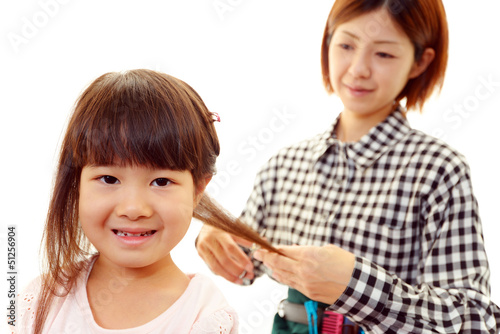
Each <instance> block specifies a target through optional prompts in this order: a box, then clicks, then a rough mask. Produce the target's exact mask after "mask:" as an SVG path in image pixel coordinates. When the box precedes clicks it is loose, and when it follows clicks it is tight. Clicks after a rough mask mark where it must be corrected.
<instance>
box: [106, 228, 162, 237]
mask: <svg viewBox="0 0 500 334" xmlns="http://www.w3.org/2000/svg"><path fill="white" fill-rule="evenodd" d="M112 231H113V233H114V234H116V235H117V236H119V237H149V236H151V235H153V234H155V233H156V230H149V231H144V232H136V233H133V232H127V231H122V230H116V229H113V230H112Z"/></svg>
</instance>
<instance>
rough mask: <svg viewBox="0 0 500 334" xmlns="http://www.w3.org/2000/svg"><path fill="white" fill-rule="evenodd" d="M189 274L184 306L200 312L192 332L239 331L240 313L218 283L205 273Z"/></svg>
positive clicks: (192, 333) (204, 333) (206, 333)
mask: <svg viewBox="0 0 500 334" xmlns="http://www.w3.org/2000/svg"><path fill="white" fill-rule="evenodd" d="M189 276H190V278H191V283H190V285H189V287H188V289H187V290H186V293H185V294H184V296H183V297H185V298H184V299H183V305H182V308H187V309H191V310H192V311H193V310H196V311H197V313H198V314H197V317H196V321H195V322H194V324H193V326H192V329H191V332H190V333H191V334H195V333H200V334H201V333H203V334H208V333H214V334H215V333H232V334H233V333H237V328H238V315H237V313H236V311H235V310H234V309H233V308H232V307H231V306H230V305H229V303H228V302H227V300H226V298H225V297H224V295H223V294H222V292H221V290H220V289H219V288H218V287H217V285H216V284H215V283H214V282H213V281H212V280H211V279H210V278H209V277H208V276H205V275H203V274H195V275H189Z"/></svg>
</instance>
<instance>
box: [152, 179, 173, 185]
mask: <svg viewBox="0 0 500 334" xmlns="http://www.w3.org/2000/svg"><path fill="white" fill-rule="evenodd" d="M171 182H172V181H170V180H169V179H167V178H164V177H160V178H158V179H155V180H153V182H152V183H151V184H152V185H153V186H157V187H165V186H168V185H169V184H170V183H171Z"/></svg>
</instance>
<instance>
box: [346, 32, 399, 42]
mask: <svg viewBox="0 0 500 334" xmlns="http://www.w3.org/2000/svg"><path fill="white" fill-rule="evenodd" d="M340 32H341V33H343V34H345V35H348V36H349V37H351V38H353V39H355V40H357V41H359V40H360V37H359V36H358V35H356V34H355V33H352V32H350V31H346V30H341V31H340ZM373 43H374V44H399V42H398V41H393V40H379V41H374V42H373Z"/></svg>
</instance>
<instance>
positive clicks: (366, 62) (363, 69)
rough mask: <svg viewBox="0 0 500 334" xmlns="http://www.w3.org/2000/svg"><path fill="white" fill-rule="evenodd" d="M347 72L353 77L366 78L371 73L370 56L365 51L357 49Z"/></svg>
mask: <svg viewBox="0 0 500 334" xmlns="http://www.w3.org/2000/svg"><path fill="white" fill-rule="evenodd" d="M349 73H350V74H351V75H352V76H353V77H354V78H367V77H369V76H370V74H371V65H370V57H369V54H368V53H367V52H364V51H363V50H359V51H358V52H356V54H355V55H354V56H353V57H352V59H351V64H350V66H349Z"/></svg>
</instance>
